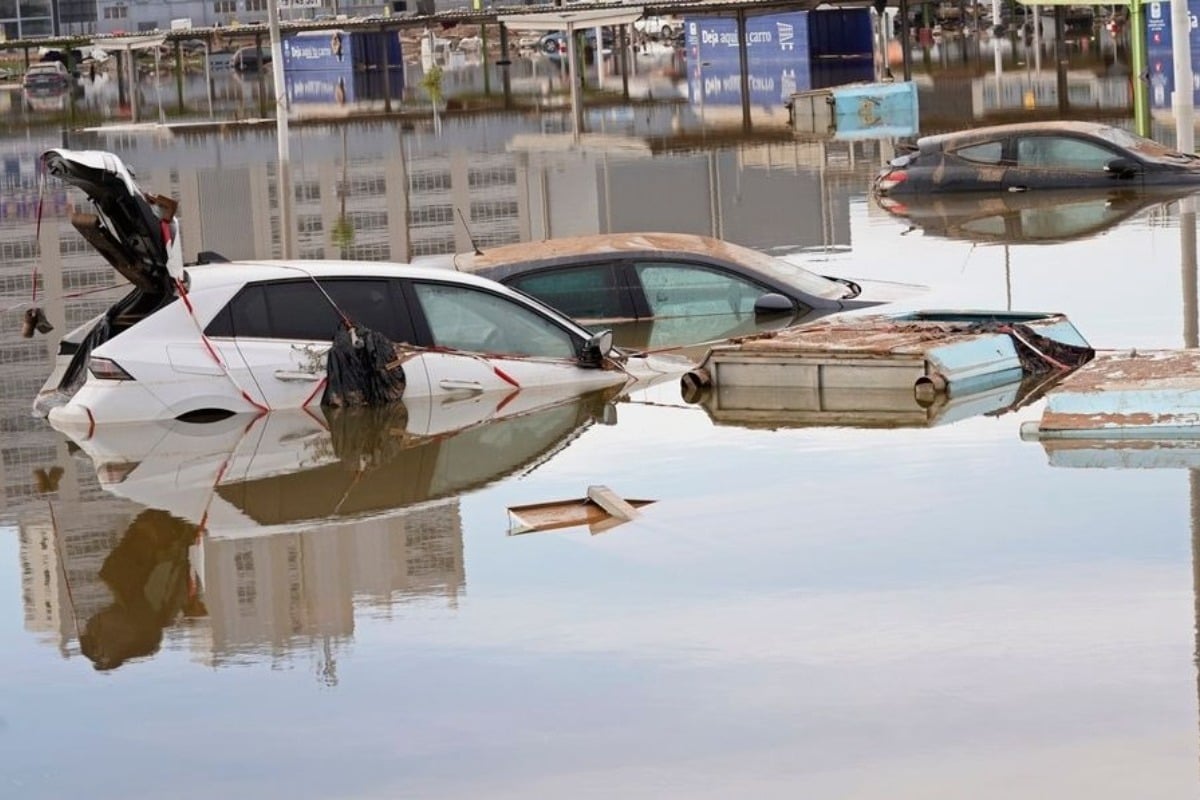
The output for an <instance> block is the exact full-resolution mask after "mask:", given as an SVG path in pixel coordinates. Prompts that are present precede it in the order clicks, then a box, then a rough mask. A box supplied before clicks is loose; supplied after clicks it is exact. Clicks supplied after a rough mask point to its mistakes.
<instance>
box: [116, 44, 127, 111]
mask: <svg viewBox="0 0 1200 800" xmlns="http://www.w3.org/2000/svg"><path fill="white" fill-rule="evenodd" d="M113 55H114V57H115V58H116V59H117V105H118V106H123V105H125V103H126V101H127V100H128V98H127V97H126V95H127V93H128V90H129V87H128V86H126V84H125V54H124V53H122V52H121V51H120V50H118V51H117V52H116V53H114V54H113Z"/></svg>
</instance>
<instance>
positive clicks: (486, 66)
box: [479, 22, 492, 97]
mask: <svg viewBox="0 0 1200 800" xmlns="http://www.w3.org/2000/svg"><path fill="white" fill-rule="evenodd" d="M479 52H480V53H481V54H482V55H483V96H484V97H491V96H492V65H491V62H490V61H489V60H488V40H487V25H485V24H483V23H482V22H481V23H479Z"/></svg>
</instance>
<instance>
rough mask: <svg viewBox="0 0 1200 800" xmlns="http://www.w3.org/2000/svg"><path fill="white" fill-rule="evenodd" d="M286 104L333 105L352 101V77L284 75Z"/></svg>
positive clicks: (340, 74)
mask: <svg viewBox="0 0 1200 800" xmlns="http://www.w3.org/2000/svg"><path fill="white" fill-rule="evenodd" d="M285 85H286V87H287V98H288V103H290V104H295V105H304V104H306V103H309V104H312V103H335V104H337V105H345V104H346V103H348V102H353V101H354V99H355V98H354V76H353V75H351V74H350V73H348V72H345V73H329V72H297V73H288V74H287V75H286V80H285Z"/></svg>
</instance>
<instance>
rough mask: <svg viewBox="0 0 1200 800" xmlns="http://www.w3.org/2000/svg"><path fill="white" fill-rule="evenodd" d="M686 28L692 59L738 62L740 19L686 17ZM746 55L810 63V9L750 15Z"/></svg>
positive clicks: (760, 59) (753, 58)
mask: <svg viewBox="0 0 1200 800" xmlns="http://www.w3.org/2000/svg"><path fill="white" fill-rule="evenodd" d="M684 31H685V40H684V41H685V44H686V46H687V55H688V58H689V59H694V60H697V61H709V62H714V63H715V62H717V61H732V62H734V63H735V64H736V63H737V61H738V30H737V20H735V19H725V18H721V17H688V18H687V19H686V20H685V21H684ZM746 55H747V57H748V58H749V60H750V63H751V64H752V65H753V64H755V63H761V62H764V61H787V62H792V63H800V62H801V61H803V62H804V63H808V12H807V11H789V12H787V13H784V14H767V15H765V16H761V17H748V18H747V19H746Z"/></svg>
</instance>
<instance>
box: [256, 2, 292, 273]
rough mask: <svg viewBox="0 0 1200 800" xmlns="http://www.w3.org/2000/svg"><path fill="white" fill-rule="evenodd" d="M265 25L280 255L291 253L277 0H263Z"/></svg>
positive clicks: (289, 178)
mask: <svg viewBox="0 0 1200 800" xmlns="http://www.w3.org/2000/svg"><path fill="white" fill-rule="evenodd" d="M267 25H268V27H269V29H270V32H271V75H272V78H273V79H274V80H273V83H274V86H273V89H274V93H275V137H276V139H277V144H278V146H279V151H278V152H279V168H278V171H277V173H276V175H275V178H276V180H277V181H278V183H277V185H276V196H277V197H278V198H279V244H280V255H281V257H282V258H285V259H287V258H291V257H292V176H291V168H292V167H291V153H290V151H289V143H288V108H287V93H286V91H285V88H284V82H283V45H282V43H281V42H280V41H279V4H278V0H267ZM258 42H259V54H260V57H259V61H258V64H259V74H260V75H261V74H262V58H261V53H262V36H261V35H259V37H258Z"/></svg>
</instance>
